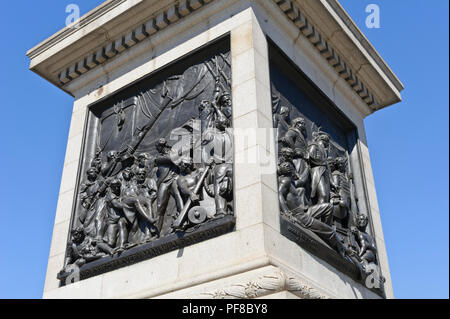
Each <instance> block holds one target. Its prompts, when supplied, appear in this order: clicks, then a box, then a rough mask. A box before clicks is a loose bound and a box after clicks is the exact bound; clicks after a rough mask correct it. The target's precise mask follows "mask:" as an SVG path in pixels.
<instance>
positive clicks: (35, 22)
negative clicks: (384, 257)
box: [0, 0, 449, 298]
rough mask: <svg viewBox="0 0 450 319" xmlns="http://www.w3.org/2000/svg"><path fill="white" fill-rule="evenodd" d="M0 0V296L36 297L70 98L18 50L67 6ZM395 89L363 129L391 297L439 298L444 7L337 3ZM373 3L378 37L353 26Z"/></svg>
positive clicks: (444, 285) (445, 268)
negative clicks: (395, 98)
mask: <svg viewBox="0 0 450 319" xmlns="http://www.w3.org/2000/svg"><path fill="white" fill-rule="evenodd" d="M101 2H102V1H92V0H89V1H88V0H73V1H61V0H58V1H39V4H37V2H36V1H31V0H28V1H8V2H7V3H5V4H4V5H5V6H6V10H2V13H1V14H2V17H1V19H0V24H1V28H0V32H1V38H2V39H3V41H2V50H0V57H1V61H2V67H3V74H4V75H3V78H2V80H1V85H0V92H1V97H2V102H1V103H2V105H3V106H2V108H1V112H2V118H3V121H2V125H0V136H1V137H2V141H3V143H2V144H3V146H2V151H1V154H2V156H0V167H2V169H1V170H0V181H2V183H1V185H0V203H1V205H0V242H1V243H2V246H3V249H2V253H1V254H0V298H40V297H41V296H42V290H43V286H44V280H45V271H46V265H47V258H48V252H49V249H50V241H51V234H52V228H53V221H54V216H55V211H56V203H57V198H58V191H59V184H60V178H61V174H62V169H63V162H64V156H65V146H66V142H67V136H68V131H69V125H70V116H71V112H72V103H73V99H72V97H70V96H69V95H67V94H66V93H64V92H62V91H61V90H59V89H57V88H56V87H54V86H53V85H51V84H50V83H48V82H46V81H45V80H43V79H41V78H40V77H39V76H37V75H36V74H34V73H32V72H31V71H29V70H28V59H27V57H26V56H25V52H26V51H27V50H28V49H30V48H31V47H33V46H34V45H36V44H37V43H39V42H40V41H42V40H44V39H45V38H47V37H48V36H50V35H52V34H53V33H55V32H56V31H58V30H59V29H61V28H62V27H64V24H65V20H66V16H67V13H66V12H65V8H66V6H67V5H68V4H70V3H76V4H78V5H79V6H80V9H81V13H82V14H83V13H86V12H87V11H89V10H91V9H92V8H94V7H95V6H97V5H99V4H100V3H101ZM341 3H342V5H343V7H344V8H345V9H346V10H347V11H348V12H349V14H350V15H351V17H352V18H353V19H354V20H355V22H356V23H357V25H358V26H359V27H360V28H361V29H362V31H363V32H364V33H365V34H366V36H367V38H368V39H369V40H370V41H371V42H372V44H373V45H374V46H375V48H376V49H377V50H378V51H379V52H380V54H381V55H382V56H383V58H384V59H385V60H386V61H387V63H388V64H389V65H390V66H391V67H392V69H393V71H394V72H395V73H396V74H397V75H398V76H399V78H400V79H401V81H402V82H403V83H404V85H405V87H406V88H405V90H404V91H403V93H402V94H403V102H402V103H400V104H397V105H394V106H392V107H389V108H386V109H383V110H381V111H379V112H377V113H375V114H373V115H371V116H370V117H368V118H367V119H366V120H365V124H366V129H367V139H368V143H369V148H370V154H371V159H372V166H373V172H374V176H375V183H376V187H377V194H378V199H379V206H380V211H381V218H382V223H383V228H384V236H385V241H386V245H387V253H388V258H389V263H390V268H391V276H392V280H393V285H394V293H395V296H396V297H397V298H448V297H449V288H448V282H449V278H448V275H449V258H448V253H449V247H448V243H449V234H448V227H449V220H448V217H449V200H448V184H449V178H448V176H449V172H448V167H449V160H448V159H449V157H448V154H449V149H448V145H449V141H448V137H449V134H448V132H449V122H448V115H449V114H448V112H449V97H448V85H449V83H448V67H449V66H448V61H449V53H448V52H449V51H448V10H449V8H448V7H449V3H448V1H441V0H433V1H426V0H411V1H407V0H396V1H390V0H370V1H367V0H358V1H357V0H341ZM370 3H374V4H377V5H379V7H380V13H381V25H380V28H379V29H368V28H367V27H366V26H365V19H366V17H367V15H368V14H367V13H366V12H365V8H366V6H367V5H368V4H370Z"/></svg>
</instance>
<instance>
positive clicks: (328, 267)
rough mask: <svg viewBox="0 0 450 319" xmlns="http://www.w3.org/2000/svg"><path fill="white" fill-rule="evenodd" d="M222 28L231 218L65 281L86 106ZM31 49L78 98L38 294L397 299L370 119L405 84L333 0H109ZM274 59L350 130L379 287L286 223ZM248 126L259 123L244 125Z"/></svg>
mask: <svg viewBox="0 0 450 319" xmlns="http://www.w3.org/2000/svg"><path fill="white" fill-rule="evenodd" d="M218 41H219V42H220V41H222V42H224V43H225V46H228V47H229V57H230V58H229V62H230V65H231V66H230V72H231V79H230V81H231V83H230V87H231V96H232V115H231V116H232V123H233V128H234V130H235V135H234V165H233V190H232V192H233V207H234V208H233V212H232V215H230V216H227V217H226V218H228V219H229V220H227V221H226V222H229V223H231V224H227V225H228V226H226V227H225V228H226V229H225V228H223V231H220V232H219V233H216V234H212V233H211V234H209V233H208V234H209V235H204V237H202V238H200V237H201V236H200V235H199V236H197V237H199V239H196V240H193V241H192V242H190V241H188V240H186V241H185V242H183V243H181V244H177V245H175V244H173V245H172V246H171V248H164V249H162V250H160V251H158V252H156V250H151V249H150V248H148V247H147V246H146V247H147V248H145V249H146V250H145V249H144V248H139V249H141V250H145V252H146V253H145V254H143V255H139V256H141V257H139V258H138V257H136V256H137V255H133V256H134V257H133V256H132V257H130V258H129V259H127V261H126V262H123V264H120V263H119V264H115V266H111V267H110V268H108V267H109V266H108V267H106V266H104V264H102V263H103V260H105V259H104V258H110V257H104V258H103V259H101V260H100V261H98V260H97V261H95V262H97V263H100V264H102V265H103V266H104V267H105V268H102V269H100V268H96V269H97V270H96V271H95V272H93V273H92V274H91V275H89V276H87V277H86V278H85V279H83V280H80V281H77V282H75V283H71V284H63V285H62V284H61V281H60V280H59V279H58V278H57V275H58V273H59V272H60V271H61V269H62V268H63V266H64V260H65V258H66V257H67V241H68V239H70V236H69V233H70V231H71V229H73V227H74V225H75V224H76V217H74V216H78V215H76V214H75V213H74V212H75V211H77V210H78V209H79V208H78V207H79V205H80V204H79V203H78V202H77V201H79V200H80V191H81V190H80V184H81V183H82V182H83V181H85V174H86V168H87V165H88V164H89V163H88V162H87V161H88V157H89V156H88V155H86V154H91V155H92V154H93V153H95V150H90V149H89V148H90V147H94V146H92V145H93V144H92V143H90V142H89V141H90V140H89V138H90V137H89V135H90V134H91V133H90V132H91V131H90V130H91V129H92V127H94V126H95V125H97V124H95V119H93V118H94V117H93V116H92V115H91V116H90V115H89V114H90V112H91V111H90V108H91V107H96V106H97V105H102V104H101V103H108V101H109V100H108V99H113V100H114V99H115V98H116V97H117V96H120V94H124V93H123V92H125V91H126V89H127V88H132V87H134V86H133V85H139V83H143V82H142V81H144V80H145V79H150V80H149V81H152V80H151V79H153V78H155V74H160V73H158V72H159V71H161V70H162V72H164V70H167V69H168V68H175V69H176V68H177V63H178V62H179V61H190V60H189V57H191V56H194V55H195V53H196V52H203V51H201V50H202V49H204V48H206V50H208V48H211V47H214V46H215V44H216V43H219V42H218ZM27 55H28V56H29V58H30V60H31V65H30V69H31V70H33V71H34V72H36V73H38V74H39V75H41V76H42V77H44V78H45V79H47V80H48V81H50V82H52V83H53V84H55V85H56V86H57V87H59V88H61V89H62V90H64V91H65V92H67V93H68V94H71V95H72V96H73V97H74V100H75V101H74V107H73V115H72V122H71V127H70V132H69V137H68V144H67V151H66V158H65V164H64V171H63V176H62V180H61V187H60V195H59V200H58V207H57V212H56V216H55V226H54V230H53V239H52V245H51V250H50V255H49V262H48V268H47V277H46V282H45V289H44V296H43V297H44V298H383V297H387V298H393V291H392V286H391V279H390V274H389V267H388V259H387V256H386V249H385V244H384V238H383V232H382V227H381V222H380V213H379V209H378V204H377V198H376V192H375V186H374V179H373V175H372V170H371V165H370V158H369V152H368V148H367V142H366V137H365V131H364V124H363V120H364V118H365V117H366V116H368V115H370V114H371V113H373V112H375V111H377V110H379V109H380V108H382V107H386V106H388V105H391V104H393V103H396V102H398V101H400V99H401V97H400V91H401V90H402V89H403V87H402V84H401V83H400V81H399V80H398V79H397V78H396V76H395V75H394V74H393V73H392V71H391V70H390V69H389V67H388V66H387V65H386V63H385V62H384V61H383V60H382V58H381V57H380V56H379V55H378V53H377V52H376V51H375V50H374V48H373V47H372V46H371V45H370V44H369V43H368V42H367V40H366V39H365V37H364V36H363V35H362V33H361V32H360V31H359V29H358V28H357V27H356V26H355V25H354V23H353V22H352V21H351V20H350V19H349V18H348V16H347V14H346V13H345V11H343V9H342V8H341V7H340V5H339V4H338V3H337V1H335V0H320V1H316V0H304V1H287V0H258V1H247V0H245V1H236V0H220V1H218V0H210V1H206V0H203V1H200V0H199V1H194V0H188V1H172V0H159V1H154V0H146V1H143V0H138V1H131V0H110V1H106V2H105V3H104V4H103V5H101V6H100V7H98V8H96V9H94V10H93V11H91V12H89V13H88V14H86V15H85V16H83V17H82V18H81V21H80V26H79V28H76V29H74V28H66V29H63V30H61V31H60V32H58V33H57V34H55V35H54V36H52V37H50V38H49V39H47V40H45V41H44V42H42V43H41V44H39V45H37V46H36V47H35V48H33V49H31V50H30V51H29V52H28V53H27ZM186 59H187V60H186ZM277 59H282V60H283V61H284V62H283V63H287V64H286V65H289V69H292V70H293V71H292V74H290V75H288V76H291V77H292V78H291V79H290V81H291V82H292V83H295V82H297V85H298V87H299V90H302V89H303V90H305V92H304V95H305V96H306V97H307V99H308V101H313V103H312V104H311V106H309V107H311V108H312V109H314V108H315V107H317V110H318V111H317V112H319V113H320V114H322V113H321V112H325V113H327V112H328V113H327V114H328V115H327V116H328V117H327V121H328V120H329V119H331V121H335V122H336V123H337V124H339V123H341V124H342V123H344V124H342V125H343V127H344V129H343V131H345V132H347V131H352V134H353V135H352V137H351V138H350V137H348V138H349V139H352V140H351V141H350V142H348V141H347V142H346V143H347V144H348V145H350V146H349V148H348V149H346V150H345V151H346V152H347V155H348V160H349V164H350V166H351V173H352V177H353V183H354V188H355V194H356V195H355V197H356V200H357V203H358V207H359V211H361V212H364V213H366V214H367V216H368V217H369V226H368V228H367V232H368V233H369V234H370V235H371V236H372V237H373V239H374V241H375V244H376V247H377V263H378V265H379V267H380V270H381V274H382V276H383V277H384V278H385V283H384V288H383V289H382V290H383V291H382V292H380V291H375V290H374V289H369V288H367V287H366V286H365V284H364V282H362V281H361V280H359V279H358V274H357V273H355V272H357V268H356V267H354V266H353V268H352V267H351V266H349V265H352V264H351V262H349V261H348V260H347V261H346V262H347V263H344V264H342V265H341V266H342V267H341V266H340V264H339V263H340V261H339V262H337V261H333V260H332V259H333V258H334V257H333V258H331V257H327V256H330V254H331V255H332V253H335V254H336V257H335V260H336V258H339V257H340V256H339V255H338V254H337V253H336V252H335V251H332V252H331V250H330V251H329V252H328V253H327V250H325V253H324V252H323V251H320V252H316V253H315V252H314V249H312V248H311V247H309V248H308V247H306V246H307V245H306V246H305V244H304V243H302V242H299V240H297V241H296V240H295V238H290V237H289V236H288V235H287V234H286V233H285V232H286V229H283V226H282V224H283V219H282V218H281V217H280V204H279V191H278V189H279V180H278V179H279V178H278V177H277V151H278V147H277V146H276V138H275V137H274V135H273V134H272V133H270V132H273V131H269V130H264V129H271V128H273V125H274V123H273V115H274V114H273V109H274V110H275V107H274V103H276V98H277V97H276V93H277V92H278V91H276V90H275V89H274V87H275V86H276V84H274V72H275V71H274V69H273V64H274V63H275V64H276V63H277V62H276V61H278V60H277ZM180 63H185V62H180ZM186 63H188V62H186ZM283 63H281V64H280V65H284V64H283ZM211 65H213V64H211ZM188 66H189V65H187V66H186V67H185V69H186V68H187V67H188ZM282 68H283V67H280V69H282ZM213 71H214V70H213ZM288 72H289V73H290V71H288ZM143 79H144V80H143ZM296 79H298V81H297V80H296ZM211 85H212V86H214V83H211ZM124 90H125V91H124ZM302 94H303V93H302ZM287 99H288V100H289V98H287ZM274 100H275V102H274ZM105 101H106V102H105ZM283 101H284V100H283ZM290 102H291V103H292V104H296V101H295V99H294V101H292V98H291V99H290ZM283 103H284V102H283ZM305 103H307V102H305ZM300 104H301V103H300ZM294 106H295V107H297V108H299V110H300V112H301V106H298V105H294ZM321 108H324V109H321ZM328 109H332V111H329V110H328ZM327 110H328V111H327ZM119 112H120V111H119ZM314 112H316V111H314ZM330 112H331V113H330ZM319 113H318V114H319ZM315 124H316V125H317V127H319V126H321V125H323V127H324V129H325V128H326V126H327V124H326V123H325V122H324V123H315ZM339 125H340V124H339ZM339 125H338V126H339ZM248 129H259V130H256V132H258V133H257V134H256V135H254V138H243V137H245V136H247V135H245V133H243V132H245V131H246V130H248ZM346 129H349V130H347V131H346ZM261 132H269V133H267V134H265V133H261ZM249 158H254V159H256V160H254V161H249V160H248V159H249ZM89 159H92V156H91V157H90V158H89ZM218 222H221V221H218ZM208 225H210V224H208ZM208 227H209V226H208ZM211 227H212V226H211ZM214 227H215V226H214ZM227 227H228V228H227ZM300 228H301V227H300ZM214 229H216V228H214ZM173 236H175V237H176V235H173ZM202 236H203V235H202ZM294 237H295V236H294ZM310 237H311V236H309V237H308V235H307V236H306V237H304V236H303V237H302V236H301V235H297V237H296V238H297V239H298V238H303V241H308V240H310V239H308V238H310ZM305 238H306V239H305ZM300 241H301V240H300ZM168 242H169V243H173V241H171V240H168ZM312 242H313V243H314V245H315V244H317V242H319V241H317V240H315V239H314V238H313V239H312ZM138 246H139V245H138ZM325 246H326V244H325ZM139 247H143V246H139ZM131 249H133V248H131ZM136 249H138V248H136ZM149 249H150V250H149ZM152 249H153V248H152ZM155 249H156V248H155ZM327 249H330V248H329V247H328V248H327ZM319 250H320V249H319ZM149 251H151V252H152V253H150V252H149ZM127 252H128V251H127ZM124 254H125V253H124ZM324 254H325V256H324ZM84 267H86V266H84ZM346 267H347V268H346ZM349 267H350V268H349ZM99 269H100V270H99ZM346 269H347V270H346Z"/></svg>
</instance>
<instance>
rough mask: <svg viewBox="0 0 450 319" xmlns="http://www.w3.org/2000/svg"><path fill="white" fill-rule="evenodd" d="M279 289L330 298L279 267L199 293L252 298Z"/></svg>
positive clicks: (315, 297) (317, 297)
mask: <svg viewBox="0 0 450 319" xmlns="http://www.w3.org/2000/svg"><path fill="white" fill-rule="evenodd" d="M281 291H289V292H291V293H293V294H295V295H296V296H298V297H300V298H302V299H330V298H331V297H329V296H327V295H326V294H324V293H322V292H321V291H320V290H318V289H317V288H314V287H313V286H311V285H310V284H308V283H306V282H305V281H304V280H302V279H300V278H297V277H295V276H293V275H288V274H286V273H285V272H283V271H282V270H280V269H274V270H271V271H268V272H266V273H264V274H262V275H260V276H258V277H256V278H254V279H249V280H247V281H243V282H240V283H236V284H233V285H230V286H227V287H224V288H222V289H217V290H214V291H210V292H206V293H202V294H200V295H199V296H198V297H200V298H212V299H252V298H258V297H263V296H267V295H270V294H274V293H277V292H281Z"/></svg>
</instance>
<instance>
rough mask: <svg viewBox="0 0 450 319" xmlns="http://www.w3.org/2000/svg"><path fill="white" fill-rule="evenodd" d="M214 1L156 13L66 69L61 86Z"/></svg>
mask: <svg viewBox="0 0 450 319" xmlns="http://www.w3.org/2000/svg"><path fill="white" fill-rule="evenodd" d="M123 1H124V0H118V1H113V3H115V6H117V5H118V4H120V3H121V2H123ZM212 1H213V0H181V1H177V2H176V3H174V4H172V5H171V6H169V7H168V8H166V9H165V10H163V11H160V12H158V13H156V14H155V15H154V16H153V17H152V18H151V19H149V20H148V21H147V22H145V23H143V24H140V25H139V26H138V27H137V28H134V29H133V30H130V31H128V32H127V33H125V34H123V35H122V36H121V37H118V38H117V39H116V40H113V41H111V42H109V43H108V44H106V45H104V46H102V47H101V48H99V49H97V50H96V51H95V52H92V53H90V54H89V55H87V56H85V57H84V58H82V59H81V60H80V61H78V62H77V63H75V64H72V65H70V66H68V67H67V68H64V69H63V70H62V71H61V72H60V73H59V75H58V79H59V82H60V84H61V85H65V84H67V83H69V82H70V81H72V80H74V79H76V78H78V77H79V76H80V75H82V74H84V73H86V72H88V71H89V70H92V69H94V68H95V67H97V66H99V65H101V64H103V63H105V62H106V61H107V60H110V59H112V58H114V57H115V56H117V55H119V54H121V53H122V52H124V51H125V50H127V49H129V48H131V47H133V46H134V45H136V44H138V43H139V42H141V41H143V40H145V39H146V38H149V37H151V36H153V35H154V34H155V33H157V32H159V31H161V30H163V29H165V28H166V27H168V26H169V25H171V24H173V23H175V22H177V21H179V20H180V19H183V18H184V17H186V16H188V15H190V14H191V13H192V12H194V11H196V10H198V9H200V8H202V7H203V6H205V5H207V4H208V3H211V2H212ZM108 4H109V3H108ZM64 36H66V35H64Z"/></svg>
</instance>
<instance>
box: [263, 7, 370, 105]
mask: <svg viewBox="0 0 450 319" xmlns="http://www.w3.org/2000/svg"><path fill="white" fill-rule="evenodd" d="M271 1H273V2H274V3H275V4H276V5H277V6H278V7H279V8H280V10H281V11H282V12H283V13H284V15H285V16H286V17H287V18H288V19H289V20H290V21H292V23H293V24H295V26H296V27H297V28H298V29H299V30H300V31H301V33H302V34H303V36H305V37H306V38H307V39H308V41H309V42H310V43H311V44H312V45H313V46H314V47H315V48H316V50H317V51H319V53H320V54H321V55H322V57H323V58H325V59H326V60H327V62H328V63H329V64H330V65H331V66H332V67H333V68H334V70H336V72H337V73H338V74H339V76H341V77H342V78H343V79H344V80H345V81H346V82H347V84H348V85H350V87H351V88H352V90H353V91H355V92H356V94H357V95H358V96H359V97H360V98H361V99H362V100H363V101H364V103H366V104H367V106H369V108H370V109H371V110H373V111H376V110H377V109H378V108H379V105H378V102H377V101H376V99H375V97H374V95H373V94H372V93H371V92H370V91H369V90H368V89H367V87H366V86H365V85H364V83H362V82H361V80H360V79H359V78H358V77H357V76H356V75H355V72H354V71H352V70H351V69H350V68H349V67H348V65H347V63H345V62H344V59H343V58H342V57H341V56H339V55H338V54H337V53H336V51H335V50H334V49H333V47H332V46H331V45H330V44H329V42H328V41H326V40H325V39H324V37H323V36H322V35H321V34H320V33H319V32H318V31H317V29H316V28H315V27H314V25H312V23H311V22H310V21H309V20H308V18H307V17H306V16H305V15H304V14H303V13H302V12H301V11H300V9H299V8H298V7H297V5H295V4H294V2H293V1H291V0H271Z"/></svg>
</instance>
